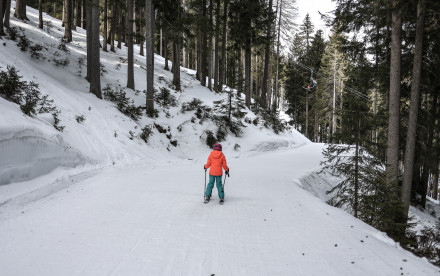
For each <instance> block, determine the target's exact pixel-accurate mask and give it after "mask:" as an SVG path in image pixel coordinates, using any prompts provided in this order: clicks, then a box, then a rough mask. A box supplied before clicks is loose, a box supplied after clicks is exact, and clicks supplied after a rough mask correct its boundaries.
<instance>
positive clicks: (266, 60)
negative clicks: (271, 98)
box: [261, 0, 273, 109]
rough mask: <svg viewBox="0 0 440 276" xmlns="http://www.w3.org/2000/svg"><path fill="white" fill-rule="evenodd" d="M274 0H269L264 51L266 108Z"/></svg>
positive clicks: (265, 103)
mask: <svg viewBox="0 0 440 276" xmlns="http://www.w3.org/2000/svg"><path fill="white" fill-rule="evenodd" d="M272 3H273V2H272V0H269V8H268V18H269V20H268V21H267V33H266V39H267V41H266V45H265V50H264V51H265V52H264V70H263V85H262V87H261V106H262V107H263V108H264V109H265V108H266V107H267V91H269V87H268V86H269V84H268V83H269V82H268V79H269V64H270V44H271V39H269V37H270V36H271V31H272Z"/></svg>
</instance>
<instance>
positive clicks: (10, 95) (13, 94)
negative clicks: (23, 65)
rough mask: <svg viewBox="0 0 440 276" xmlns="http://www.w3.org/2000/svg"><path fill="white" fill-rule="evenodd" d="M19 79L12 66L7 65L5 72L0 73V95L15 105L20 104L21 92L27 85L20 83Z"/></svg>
mask: <svg viewBox="0 0 440 276" xmlns="http://www.w3.org/2000/svg"><path fill="white" fill-rule="evenodd" d="M21 77H22V76H19V75H18V71H17V70H16V69H15V67H14V66H9V65H8V66H7V71H1V72H0V94H1V95H2V96H3V97H4V98H5V99H7V100H9V101H12V102H14V103H16V104H20V101H21V98H22V90H23V89H24V87H25V86H26V85H27V83H26V82H25V81H24V82H23V81H20V78H21Z"/></svg>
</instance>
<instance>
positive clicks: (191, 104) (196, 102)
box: [181, 98, 203, 113]
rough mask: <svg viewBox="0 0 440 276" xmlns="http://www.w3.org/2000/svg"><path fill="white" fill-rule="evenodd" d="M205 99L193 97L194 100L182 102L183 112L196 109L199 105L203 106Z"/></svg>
mask: <svg viewBox="0 0 440 276" xmlns="http://www.w3.org/2000/svg"><path fill="white" fill-rule="evenodd" d="M202 103H203V101H202V100H200V99H197V98H193V99H192V101H190V102H187V103H183V104H182V109H181V111H182V113H185V112H186V111H193V110H196V109H197V108H198V107H200V106H202Z"/></svg>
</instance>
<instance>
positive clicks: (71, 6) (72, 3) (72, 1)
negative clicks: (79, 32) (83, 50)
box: [70, 0, 79, 31]
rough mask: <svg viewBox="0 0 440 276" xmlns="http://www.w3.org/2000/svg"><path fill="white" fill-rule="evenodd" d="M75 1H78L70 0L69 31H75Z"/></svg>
mask: <svg viewBox="0 0 440 276" xmlns="http://www.w3.org/2000/svg"><path fill="white" fill-rule="evenodd" d="M75 1H79V0H70V13H71V14H72V15H71V16H72V20H71V23H72V24H70V29H71V30H74V31H76V24H75Z"/></svg>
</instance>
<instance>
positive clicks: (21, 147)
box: [0, 3, 440, 275]
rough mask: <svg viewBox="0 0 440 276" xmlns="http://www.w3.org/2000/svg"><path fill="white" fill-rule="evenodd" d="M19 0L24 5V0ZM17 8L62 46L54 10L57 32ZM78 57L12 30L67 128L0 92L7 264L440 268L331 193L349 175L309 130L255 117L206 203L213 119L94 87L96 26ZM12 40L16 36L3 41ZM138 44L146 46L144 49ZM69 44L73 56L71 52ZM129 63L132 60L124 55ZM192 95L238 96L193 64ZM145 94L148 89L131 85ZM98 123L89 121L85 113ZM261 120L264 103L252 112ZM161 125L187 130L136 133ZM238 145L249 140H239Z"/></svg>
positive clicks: (75, 48)
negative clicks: (81, 61) (89, 51)
mask: <svg viewBox="0 0 440 276" xmlns="http://www.w3.org/2000/svg"><path fill="white" fill-rule="evenodd" d="M12 6H14V3H13V5H12ZM28 17H29V19H30V22H28V23H25V22H21V21H17V20H16V19H15V18H11V25H12V26H21V27H23V28H24V29H25V33H26V35H27V36H28V38H30V39H31V41H33V42H34V43H36V42H38V43H41V44H44V45H45V47H47V50H46V51H45V55H46V56H47V57H52V56H53V53H54V51H59V50H58V49H57V46H58V44H59V38H60V37H62V35H63V29H62V28H61V27H59V26H60V25H61V23H60V22H59V21H58V20H56V19H53V18H51V17H49V16H47V15H45V20H46V21H51V22H52V25H53V28H52V31H51V33H50V34H48V33H46V32H43V31H41V30H39V29H38V28H37V27H36V25H37V23H36V22H37V19H38V13H37V11H36V10H34V9H31V8H28ZM73 40H74V42H73V43H71V44H69V45H68V47H69V50H70V51H69V53H68V54H65V55H66V56H67V57H69V59H70V61H71V62H70V65H69V66H67V67H65V68H63V67H56V66H55V65H54V64H53V62H52V61H51V62H49V61H48V59H47V60H34V59H31V58H30V55H29V53H23V52H21V51H20V50H19V49H18V48H17V47H16V45H15V44H16V43H14V42H12V41H9V40H6V39H3V40H2V45H0V48H1V51H0V60H1V63H0V66H1V67H2V68H1V69H2V70H4V69H5V68H6V65H14V66H16V68H17V69H18V70H20V73H19V74H20V75H22V76H23V77H24V78H23V79H24V80H27V81H30V80H34V81H36V82H37V83H38V84H39V85H40V91H41V92H42V93H43V94H48V95H49V96H50V98H51V99H54V104H55V105H56V106H57V108H58V109H60V110H61V111H62V112H61V114H60V119H61V122H60V124H61V125H63V126H65V129H64V131H63V132H58V131H57V130H55V129H54V128H53V126H52V123H51V122H50V121H51V118H50V117H48V116H46V115H40V116H36V117H32V118H31V117H27V116H25V115H23V114H22V112H21V110H20V109H19V107H18V106H16V105H15V104H13V103H10V102H7V101H5V100H4V99H2V98H0V109H1V110H2V112H1V113H0V225H1V227H0V244H1V246H0V256H2V257H1V258H0V275H176V274H177V275H211V274H215V275H437V274H438V273H439V272H440V269H439V268H437V267H435V266H433V265H431V264H430V263H429V262H428V261H427V260H425V259H421V258H418V257H416V256H414V255H413V254H411V253H410V252H408V251H405V250H404V249H402V248H401V247H400V246H399V245H398V244H396V243H395V242H394V241H392V240H391V239H390V238H388V237H387V236H386V235H385V234H384V233H382V232H379V231H377V230H376V229H374V228H372V227H370V226H368V225H366V224H365V223H363V222H361V221H359V220H356V219H355V218H353V217H352V216H351V215H350V214H348V213H346V212H344V211H343V210H340V209H337V208H333V207H331V206H329V205H327V204H326V203H325V200H326V194H325V191H326V190H328V188H329V187H332V185H334V184H335V182H337V179H334V178H332V177H330V176H328V175H325V174H321V175H317V174H316V172H317V171H319V169H320V161H321V160H322V154H321V152H322V149H323V146H324V145H322V144H315V143H311V142H310V141H308V140H307V139H306V138H304V137H303V136H302V135H301V134H300V133H298V132H297V131H296V130H289V131H286V132H284V133H281V134H279V135H276V134H274V133H273V132H272V131H271V130H269V129H266V128H264V127H262V126H261V125H258V126H254V125H253V124H246V128H244V129H243V134H242V136H241V137H234V136H233V135H231V134H229V135H228V137H227V141H225V142H222V144H223V149H224V150H223V152H224V154H225V156H226V158H227V161H228V166H229V167H230V168H231V171H230V175H231V177H229V178H226V179H225V195H226V196H225V204H224V205H219V204H218V203H217V201H218V198H217V193H216V189H214V190H213V198H212V200H211V202H209V203H208V204H204V203H203V192H204V185H205V181H206V175H205V173H204V171H203V169H202V166H203V164H205V162H206V158H207V156H208V154H209V152H210V149H209V148H208V147H207V146H206V144H205V142H204V140H203V139H202V138H201V137H202V136H203V133H204V132H205V131H206V130H215V126H214V124H213V123H212V122H210V121H206V122H204V123H202V124H200V123H199V121H198V120H196V122H195V123H191V122H188V123H185V124H184V125H183V127H182V130H181V131H178V130H177V127H178V126H179V125H181V124H182V123H184V122H186V121H188V120H190V119H191V117H194V114H193V112H185V113H182V112H181V111H180V107H179V106H178V107H171V108H170V109H169V110H167V111H168V113H169V118H167V117H166V116H165V113H164V111H163V109H162V108H158V109H159V110H161V112H160V116H159V118H156V119H154V120H153V119H150V118H147V117H145V116H144V117H143V118H142V119H141V120H140V121H139V122H135V121H133V120H131V119H129V118H128V117H126V116H124V115H123V114H122V113H120V112H119V111H118V110H117V109H116V107H115V105H114V104H113V103H111V102H109V101H106V100H99V99H97V98H96V97H95V96H94V95H91V94H90V93H88V85H87V82H86V81H85V80H84V73H85V68H83V71H84V72H82V75H81V76H78V74H77V71H78V66H77V64H76V61H75V60H77V59H78V58H79V57H81V56H83V55H85V52H86V50H85V32H84V30H82V29H78V31H77V32H74V37H73ZM3 43H6V46H3ZM135 52H136V53H138V49H135ZM63 54H64V53H63ZM125 55H126V49H125V47H123V49H121V50H119V49H117V52H116V53H111V52H109V53H104V52H101V58H102V59H101V62H102V64H103V65H104V66H105V69H106V70H107V71H108V72H107V73H106V74H104V76H103V77H102V87H105V86H106V85H107V84H111V85H113V86H116V85H118V84H120V85H121V86H122V87H123V86H124V85H125V81H126V76H125V72H126V64H125V63H122V62H120V57H124V56H125ZM135 60H136V66H135V82H136V87H137V89H139V90H143V88H144V87H145V71H144V70H143V69H142V68H141V66H144V67H145V59H144V57H142V56H139V55H136V56H135ZM155 61H156V63H155V66H156V69H155V70H156V74H155V86H156V88H158V89H159V88H160V87H168V83H169V82H170V79H171V73H170V72H168V71H165V70H163V69H162V68H163V62H164V60H163V58H161V57H159V56H156V60H155ZM117 64H120V68H118V67H117V66H116V65H117ZM181 70H182V86H183V88H184V89H183V91H182V92H173V94H174V95H175V96H176V98H177V99H178V102H179V103H180V104H182V103H184V102H188V101H191V100H192V99H193V98H200V99H202V100H203V102H204V104H206V105H210V106H212V105H213V104H212V101H214V100H220V99H223V98H225V97H226V95H225V94H215V93H212V92H210V91H209V90H207V89H206V88H204V87H201V86H200V85H199V84H198V83H197V81H196V80H195V78H194V71H192V70H189V69H185V68H181ZM126 92H127V95H128V96H129V97H130V98H131V99H133V100H134V102H135V104H136V105H141V104H144V102H145V96H144V94H143V93H138V94H137V95H136V93H135V92H134V91H129V90H126ZM79 115H83V116H84V117H85V118H86V120H85V121H84V122H83V123H78V122H77V121H76V119H75V116H79ZM246 116H247V117H249V118H253V117H254V116H255V115H254V114H252V113H251V112H249V113H248V115H246ZM153 123H156V124H158V125H160V126H162V127H164V128H165V129H168V128H169V131H168V132H167V134H171V135H172V140H176V141H178V145H177V147H174V146H173V145H171V144H170V140H169V139H168V138H167V137H166V134H161V133H159V132H158V130H157V129H154V135H153V136H152V137H150V140H149V141H148V144H146V143H145V142H144V141H142V140H141V139H140V138H138V137H135V138H133V139H130V135H129V131H133V132H134V133H135V136H136V135H138V134H139V133H140V129H141V128H142V127H144V126H145V125H150V124H153ZM236 144H238V145H240V148H239V149H238V150H234V146H235V145H236Z"/></svg>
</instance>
